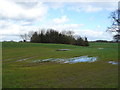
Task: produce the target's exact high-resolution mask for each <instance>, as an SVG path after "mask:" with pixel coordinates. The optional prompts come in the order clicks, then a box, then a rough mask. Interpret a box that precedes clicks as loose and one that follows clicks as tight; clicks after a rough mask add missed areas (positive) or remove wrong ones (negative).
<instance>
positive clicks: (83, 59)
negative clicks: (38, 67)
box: [33, 56, 97, 64]
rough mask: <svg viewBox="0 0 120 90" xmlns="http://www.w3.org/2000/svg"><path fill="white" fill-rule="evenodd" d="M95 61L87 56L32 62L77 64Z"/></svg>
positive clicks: (94, 58)
mask: <svg viewBox="0 0 120 90" xmlns="http://www.w3.org/2000/svg"><path fill="white" fill-rule="evenodd" d="M96 60H97V57H88V56H81V57H74V58H67V59H61V58H49V59H43V60H35V61H33V62H49V61H54V62H59V63H69V64H73V63H78V62H95V61H96Z"/></svg>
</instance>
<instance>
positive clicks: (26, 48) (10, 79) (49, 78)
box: [3, 43, 118, 88]
mask: <svg viewBox="0 0 120 90" xmlns="http://www.w3.org/2000/svg"><path fill="white" fill-rule="evenodd" d="M117 46H118V45H117V44H116V43H90V46H89V47H80V46H73V45H63V44H59V45H58V44H38V43H3V87H7V88H8V87H11V88H19V87H20V88H23V87H37V88H42V87H65V88H68V87H69V88H72V87H81V88H84V87H85V88H86V87H88V88H91V87H92V88H94V87H98V88H99V87H110V88H112V87H117V86H118V85H117V79H118V76H117V75H118V74H117V73H118V70H117V65H112V64H109V63H106V62H107V61H117V60H118V53H117V49H118V47H117ZM60 48H67V49H71V50H70V51H56V49H60ZM98 48H104V49H101V50H99V49H98ZM83 55H88V56H95V57H98V61H97V62H94V63H76V64H57V63H53V62H46V63H30V61H31V60H36V59H45V58H69V57H76V56H83ZM28 57H33V58H31V59H29V60H27V61H28V62H24V61H22V62H15V61H16V60H18V59H23V58H28Z"/></svg>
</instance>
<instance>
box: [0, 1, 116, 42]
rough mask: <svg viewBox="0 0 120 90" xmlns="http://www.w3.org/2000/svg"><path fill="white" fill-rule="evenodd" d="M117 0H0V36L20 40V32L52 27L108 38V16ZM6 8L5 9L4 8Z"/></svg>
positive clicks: (109, 22) (110, 34)
mask: <svg viewBox="0 0 120 90" xmlns="http://www.w3.org/2000/svg"><path fill="white" fill-rule="evenodd" d="M117 7H118V6H117V2H114V1H113V2H108V1H107V2H99V1H98V0H93V1H92V2H53V1H52V2H51V1H49V2H48V1H47V2H45V1H44V2H40V1H37V0H32V2H28V1H26V2H25V0H24V1H22V0H21V1H18V0H1V2H0V15H1V17H2V18H0V19H1V20H0V33H1V34H2V37H1V40H15V41H20V40H21V39H20V37H19V35H20V34H24V33H27V32H29V31H37V30H40V29H42V28H46V29H47V28H53V29H55V30H58V31H64V30H72V31H74V32H75V33H74V34H75V35H80V36H83V37H84V36H86V37H88V40H100V39H101V40H112V35H113V34H112V33H109V32H106V29H107V27H109V26H110V25H111V20H110V19H109V18H108V17H109V16H110V13H111V12H113V11H114V10H116V9H117ZM8 8H9V9H8Z"/></svg>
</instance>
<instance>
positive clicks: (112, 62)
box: [108, 61, 118, 65]
mask: <svg viewBox="0 0 120 90" xmlns="http://www.w3.org/2000/svg"><path fill="white" fill-rule="evenodd" d="M108 63H111V64H114V65H116V64H118V62H114V61H109V62H108Z"/></svg>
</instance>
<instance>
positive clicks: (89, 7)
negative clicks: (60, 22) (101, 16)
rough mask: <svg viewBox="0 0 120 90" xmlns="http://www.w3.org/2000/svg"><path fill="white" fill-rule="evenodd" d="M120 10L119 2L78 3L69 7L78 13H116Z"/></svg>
mask: <svg viewBox="0 0 120 90" xmlns="http://www.w3.org/2000/svg"><path fill="white" fill-rule="evenodd" d="M117 8H118V3H117V2H78V3H74V4H73V5H71V7H68V10H73V11H76V12H99V11H105V10H106V11H114V10H116V9H117Z"/></svg>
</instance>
